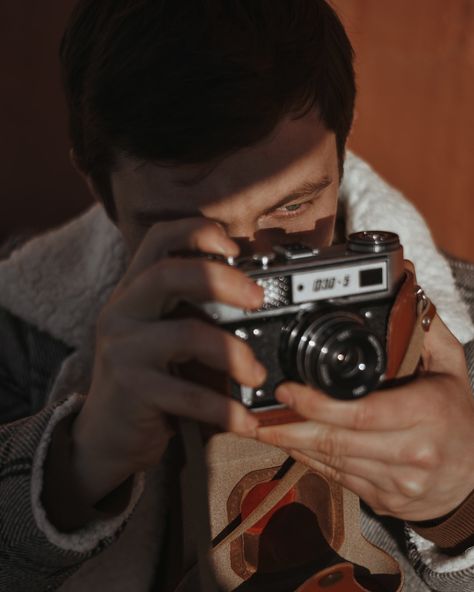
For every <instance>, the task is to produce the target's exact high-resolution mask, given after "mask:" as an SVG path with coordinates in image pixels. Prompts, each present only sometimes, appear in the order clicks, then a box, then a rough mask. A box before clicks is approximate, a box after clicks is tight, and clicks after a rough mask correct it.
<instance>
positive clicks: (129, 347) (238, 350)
mask: <svg viewBox="0 0 474 592" xmlns="http://www.w3.org/2000/svg"><path fill="white" fill-rule="evenodd" d="M119 347H122V348H123V354H122V355H121V357H123V358H127V357H128V361H130V356H133V357H134V358H135V359H139V360H140V362H141V363H146V362H148V363H149V364H150V365H154V367H155V368H156V367H158V368H160V369H162V370H167V369H168V367H169V364H170V363H171V362H185V361H188V360H198V361H200V362H202V363H203V364H205V365H206V366H209V367H211V368H215V369H216V370H221V371H223V372H226V373H227V374H228V375H229V376H230V377H232V378H233V379H234V380H235V381H236V382H238V383H240V384H245V385H248V386H252V387H257V386H259V385H260V384H262V382H263V381H264V380H265V376H266V369H265V367H264V366H262V364H260V362H258V361H257V359H256V357H255V354H254V352H253V350H252V348H251V347H250V346H249V345H248V344H247V343H245V342H244V341H242V340H241V339H239V338H237V337H235V336H234V335H232V334H231V333H228V332H227V331H224V330H223V329H220V328H219V327H217V326H215V325H211V324H210V323H206V322H204V321H201V320H198V319H178V320H167V321H163V322H161V323H156V324H150V323H146V324H145V325H144V327H143V328H142V329H141V330H140V331H136V332H135V334H134V335H133V337H131V338H130V337H128V338H127V340H126V344H125V345H122V346H121V345H120V344H119ZM131 352H133V353H131Z"/></svg>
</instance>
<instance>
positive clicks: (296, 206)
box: [281, 203, 303, 212]
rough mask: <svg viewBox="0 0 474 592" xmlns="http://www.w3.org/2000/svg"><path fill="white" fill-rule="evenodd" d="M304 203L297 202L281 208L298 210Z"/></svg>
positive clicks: (290, 210) (292, 210)
mask: <svg viewBox="0 0 474 592" xmlns="http://www.w3.org/2000/svg"><path fill="white" fill-rule="evenodd" d="M302 205H303V204H300V203H296V204H291V205H289V206H285V207H284V208H281V209H282V210H286V211H287V212H296V210H299V209H300V208H301V206H302Z"/></svg>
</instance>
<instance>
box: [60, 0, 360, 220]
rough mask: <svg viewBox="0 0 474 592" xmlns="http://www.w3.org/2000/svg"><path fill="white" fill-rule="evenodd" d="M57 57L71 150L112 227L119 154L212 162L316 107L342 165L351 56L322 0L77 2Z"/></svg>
mask: <svg viewBox="0 0 474 592" xmlns="http://www.w3.org/2000/svg"><path fill="white" fill-rule="evenodd" d="M60 57H61V68H62V79H63V84H64V88H65V92H66V97H67V101H68V106H69V115H70V134H71V140H72V146H73V148H74V150H75V153H76V157H77V159H78V163H79V166H80V167H81V168H82V170H83V171H84V172H85V173H87V174H88V175H90V177H91V178H92V180H93V181H94V183H95V185H96V188H97V190H98V192H99V194H100V195H101V197H102V199H103V201H104V206H105V208H106V210H107V212H108V214H109V216H110V217H111V218H112V219H115V207H114V201H113V196H112V192H111V185H110V172H111V171H112V170H113V167H114V165H115V162H116V157H117V154H120V153H123V154H126V155H129V156H133V157H135V158H136V159H138V160H148V161H154V162H156V163H157V164H169V165H173V164H199V163H203V164H204V163H211V162H213V161H215V160H216V159H220V158H223V157H225V156H226V155H228V154H230V153H232V152H235V151H237V150H239V149H240V148H244V147H247V146H251V145H253V144H255V143H257V142H258V141H259V140H262V139H264V138H265V137H267V136H268V135H270V133H271V132H272V131H273V130H274V129H275V127H276V126H277V124H278V123H279V121H280V120H281V119H282V118H283V117H284V116H285V115H288V114H294V117H295V118H297V117H301V116H303V115H304V114H306V113H307V112H308V111H309V110H310V109H312V108H317V109H318V110H319V114H320V117H321V120H322V121H323V123H324V124H325V125H326V127H327V128H328V129H329V130H332V131H334V132H335V135H336V141H337V149H338V156H339V162H340V166H341V168H342V162H343V158H344V147H345V143H346V139H347V135H348V133H349V130H350V127H351V123H352V118H353V109H354V99H355V81H354V70H353V51H352V47H351V44H350V42H349V40H348V38H347V35H346V33H345V31H344V28H343V26H342V24H341V22H340V21H339V19H338V17H337V15H336V14H335V12H334V10H333V9H332V8H331V7H330V6H329V5H328V4H327V2H325V1H324V0H80V1H79V2H78V4H77V5H76V7H75V9H74V11H73V13H72V15H71V18H70V21H69V24H68V26H67V29H66V31H65V34H64V37H63V40H62V43H61V49H60Z"/></svg>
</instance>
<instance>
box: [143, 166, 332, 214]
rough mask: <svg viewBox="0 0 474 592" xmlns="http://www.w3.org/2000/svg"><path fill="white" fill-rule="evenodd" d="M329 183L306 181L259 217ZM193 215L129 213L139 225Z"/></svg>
mask: <svg viewBox="0 0 474 592" xmlns="http://www.w3.org/2000/svg"><path fill="white" fill-rule="evenodd" d="M331 183H332V178H331V177H329V176H324V177H322V178H321V179H320V180H319V181H306V182H305V183H303V184H302V185H299V186H298V187H296V188H295V189H293V190H292V191H291V192H290V193H288V194H287V195H285V197H283V198H281V199H280V200H278V202H276V203H274V204H272V206H271V207H269V208H268V209H267V210H265V211H263V212H262V213H261V215H265V214H268V213H270V212H272V211H273V210H276V209H278V208H281V207H282V206H285V205H286V204H288V203H290V202H292V201H294V200H296V199H298V198H300V197H305V196H307V195H312V194H313V193H320V192H321V191H322V190H323V189H325V188H326V187H328V186H329V185H330V184H331ZM193 215H201V213H200V212H199V211H198V210H196V211H192V210H191V211H186V212H183V211H182V210H179V209H175V208H167V207H164V208H161V209H159V210H146V209H137V210H134V211H133V212H132V213H131V217H132V218H133V219H134V220H135V222H137V223H139V224H147V223H148V224H149V223H152V222H156V221H158V220H161V221H163V222H165V221H166V222H171V221H172V220H179V219H180V218H184V217H185V216H186V217H187V216H193Z"/></svg>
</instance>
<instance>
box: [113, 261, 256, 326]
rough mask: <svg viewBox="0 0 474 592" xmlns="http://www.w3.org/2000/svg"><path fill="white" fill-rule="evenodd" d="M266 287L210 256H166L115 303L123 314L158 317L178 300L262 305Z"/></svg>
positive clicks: (250, 305) (232, 304)
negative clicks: (198, 257)
mask: <svg viewBox="0 0 474 592" xmlns="http://www.w3.org/2000/svg"><path fill="white" fill-rule="evenodd" d="M263 296H264V292H263V289H262V288H261V287H260V286H258V285H257V284H256V283H255V282H253V281H252V280H251V279H250V278H248V277H247V276H246V275H245V274H244V273H243V272H242V271H239V270H237V269H234V268H232V267H230V266H227V265H223V264H222V263H218V262H215V261H208V260H206V259H197V258H195V259H193V258H191V259H180V258H169V259H162V260H160V261H159V262H157V263H155V264H154V265H152V266H151V267H149V268H148V269H147V270H146V271H145V272H143V273H142V274H141V275H139V276H138V277H137V278H136V279H135V280H134V281H133V283H132V284H130V285H129V287H128V288H127V290H125V291H124V292H123V293H122V294H121V295H120V296H119V297H118V298H117V299H116V300H115V301H114V303H113V307H114V309H115V311H116V312H118V313H119V314H120V315H123V316H126V317H130V318H132V319H135V320H156V319H159V318H161V317H162V316H163V314H165V313H166V312H169V311H170V310H171V309H172V308H173V305H174V303H175V302H176V301H177V300H186V301H198V302H203V301H217V302H221V303H223V304H228V305H231V306H236V307H239V308H249V309H250V308H258V307H260V306H261V305H262V302H263Z"/></svg>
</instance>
